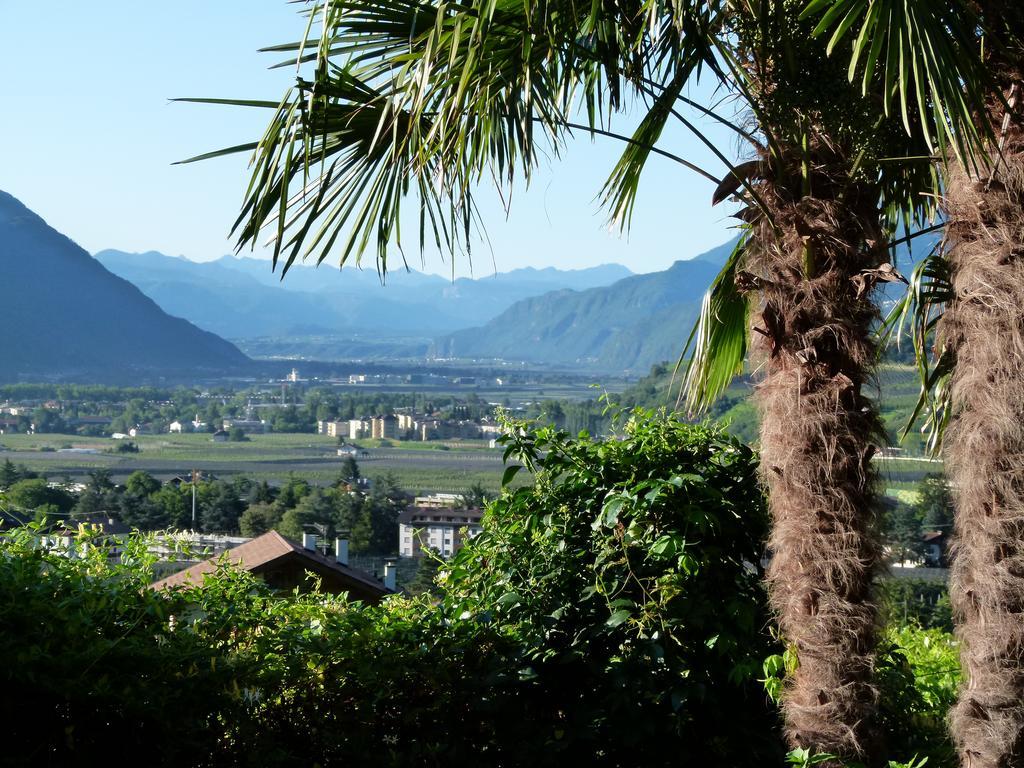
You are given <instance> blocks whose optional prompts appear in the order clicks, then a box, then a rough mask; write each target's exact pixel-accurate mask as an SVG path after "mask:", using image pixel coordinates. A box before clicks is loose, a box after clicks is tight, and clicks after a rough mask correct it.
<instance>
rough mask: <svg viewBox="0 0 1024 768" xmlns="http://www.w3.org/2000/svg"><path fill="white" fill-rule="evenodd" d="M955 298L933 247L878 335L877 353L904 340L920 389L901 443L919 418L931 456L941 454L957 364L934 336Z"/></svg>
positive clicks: (941, 258) (941, 259)
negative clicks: (951, 382) (878, 349)
mask: <svg viewBox="0 0 1024 768" xmlns="http://www.w3.org/2000/svg"><path fill="white" fill-rule="evenodd" d="M953 296H954V293H953V285H952V281H951V274H950V265H949V262H948V261H947V259H946V258H945V256H944V254H943V253H942V251H941V247H940V246H939V245H936V246H935V248H933V249H932V251H931V253H930V254H929V255H928V256H927V257H926V258H925V259H924V260H923V261H922V262H921V263H920V264H918V265H917V267H916V268H915V269H914V272H913V274H912V275H911V278H910V283H909V285H908V286H907V290H906V291H905V293H904V295H903V297H902V298H901V299H900V301H898V302H897V303H896V304H895V305H894V306H893V308H892V309H891V310H890V312H889V314H888V315H887V316H886V318H885V320H884V321H883V323H882V325H881V327H880V329H879V335H880V338H881V340H882V344H881V345H880V346H881V348H885V347H887V346H888V345H890V344H893V343H895V344H897V345H898V344H900V343H901V341H902V340H903V338H904V337H906V338H907V339H908V341H909V343H910V346H911V351H912V352H913V354H914V362H915V365H916V367H917V373H918V380H919V382H920V387H921V389H920V393H919V395H918V399H917V403H916V404H915V406H914V410H913V412H912V413H911V416H910V419H909V420H908V421H907V423H906V425H904V428H903V432H902V434H901V436H900V439H903V438H905V437H906V436H907V434H909V432H910V430H911V429H913V427H914V425H915V424H916V423H917V422H918V419H920V418H921V417H922V416H923V417H924V424H923V427H922V431H923V432H924V433H925V434H926V436H927V437H926V444H927V447H928V449H929V450H930V451H931V452H933V453H937V452H938V450H939V449H940V448H941V445H942V438H943V435H944V433H945V429H946V426H947V425H948V423H949V418H950V408H951V401H950V387H949V384H950V376H951V374H952V372H953V367H954V365H955V362H956V361H955V358H954V356H953V354H952V353H951V352H950V351H949V349H947V348H945V347H943V348H942V349H938V350H936V349H935V347H934V344H935V331H936V328H937V326H938V324H939V322H940V321H941V319H942V316H943V314H944V313H945V311H946V307H947V306H949V303H950V302H951V301H952V300H953Z"/></svg>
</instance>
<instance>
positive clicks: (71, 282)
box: [0, 192, 250, 380]
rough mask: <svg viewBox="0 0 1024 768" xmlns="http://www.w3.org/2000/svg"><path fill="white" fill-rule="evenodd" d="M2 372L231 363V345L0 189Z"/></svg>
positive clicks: (210, 367)
mask: <svg viewBox="0 0 1024 768" xmlns="http://www.w3.org/2000/svg"><path fill="white" fill-rule="evenodd" d="M0 266H2V269H3V276H4V277H3V293H2V299H0V328H2V329H3V336H2V341H0V378H3V379H7V380H10V379H15V378H19V377H36V378H38V377H46V376H60V377H62V378H71V377H75V376H79V377H82V378H95V377H97V376H99V377H105V378H115V377H119V376H130V375H138V374H145V375H152V374H154V373H156V374H161V373H164V372H166V373H173V372H184V371H189V372H192V373H196V372H203V371H217V372H220V373H226V372H231V371H232V370H234V369H237V368H240V367H246V366H248V364H249V362H250V361H249V360H248V359H247V358H246V357H245V355H243V354H242V353H241V352H240V351H239V350H238V348H237V347H235V346H234V345H233V344H231V343H229V342H227V341H225V340H224V339H222V338H219V337H218V336H216V335H214V334H212V333H209V332H207V331H205V330H200V329H199V328H197V327H196V326H194V325H192V324H191V323H190V322H188V321H186V320H182V319H179V318H177V317H171V316H170V315H168V314H167V313H166V312H165V311H164V310H162V309H161V308H160V307H159V306H157V304H156V303H155V302H154V301H153V300H152V299H150V298H148V297H147V296H145V295H144V294H143V293H142V292H141V291H140V290H139V289H138V288H136V287H135V286H134V285H132V284H131V283H129V282H128V281H127V280H124V279H122V278H120V277H117V276H116V275H114V274H112V273H111V272H109V271H108V270H107V269H105V268H104V267H103V265H102V264H100V263H99V262H97V261H96V260H95V259H93V258H92V257H91V256H90V255H89V254H88V253H87V252H86V251H85V250H83V249H82V248H80V247H79V246H78V245H76V244H75V243H74V242H73V241H71V240H70V239H69V238H67V237H65V236H64V235H62V234H61V233H59V232H57V231H56V230H55V229H53V228H52V227H50V226H48V225H47V224H46V222H45V221H43V220H42V219H41V218H40V217H39V216H37V215H36V214H35V213H33V212H32V211H30V210H29V209H28V208H26V207H25V206H24V205H23V204H22V203H21V202H19V201H18V200H17V199H16V198H14V197H12V196H11V195H9V194H7V193H6V192H0Z"/></svg>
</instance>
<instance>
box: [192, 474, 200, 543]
mask: <svg viewBox="0 0 1024 768" xmlns="http://www.w3.org/2000/svg"><path fill="white" fill-rule="evenodd" d="M198 482H199V470H198V469H193V470H192V530H193V531H194V530H195V529H196V483H198Z"/></svg>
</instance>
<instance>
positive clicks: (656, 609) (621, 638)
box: [444, 411, 781, 766]
mask: <svg viewBox="0 0 1024 768" xmlns="http://www.w3.org/2000/svg"><path fill="white" fill-rule="evenodd" d="M513 434H514V435H518V436H515V437H512V438H509V442H508V447H507V450H506V455H507V456H516V457H518V458H519V459H521V460H522V461H523V462H524V463H525V464H526V466H528V467H529V468H530V469H533V470H535V472H536V483H535V485H534V486H533V487H530V488H521V489H518V490H515V491H506V493H505V494H504V495H503V496H502V497H501V498H500V499H499V500H498V501H497V502H495V503H493V504H492V505H491V506H490V508H489V513H488V518H487V525H486V526H485V530H484V532H483V534H482V535H481V536H479V537H478V538H477V539H476V540H475V541H474V542H473V545H472V546H471V547H468V548H466V549H464V550H463V551H462V552H461V553H460V554H459V556H458V557H456V558H455V560H454V562H453V563H452V564H451V572H450V574H449V576H448V578H447V581H446V582H444V586H445V587H446V589H447V591H448V600H449V602H451V601H452V600H456V599H457V598H461V600H462V601H463V606H464V607H465V610H466V611H468V612H472V613H476V614H478V615H489V616H492V617H493V621H494V622H495V623H497V624H499V625H502V626H507V627H510V628H512V629H514V633H515V635H516V636H517V637H518V638H519V640H520V642H522V644H523V646H524V649H525V652H526V655H527V659H528V661H529V666H528V667H527V668H526V669H524V670H523V674H526V675H530V676H534V677H535V678H536V680H537V684H538V685H539V686H540V687H541V688H542V689H543V690H544V697H543V701H544V708H543V709H542V710H540V711H539V712H538V713H537V714H536V715H535V718H534V719H535V722H536V734H535V738H536V739H540V740H543V741H545V742H546V743H547V745H548V748H549V749H550V750H551V752H552V753H555V754H557V753H559V752H565V753H566V754H571V755H576V756H578V757H582V756H584V755H588V756H590V757H591V759H592V760H596V759H597V757H596V756H600V757H602V758H603V759H604V760H605V761H606V762H607V763H609V764H615V765H629V764H633V765H642V764H648V765H656V764H666V765H667V764H673V765H698V764H705V763H712V764H728V765H734V766H736V765H766V764H770V763H771V761H772V760H776V761H777V760H779V759H781V756H780V755H779V754H778V749H779V738H778V734H777V733H776V730H775V728H776V719H777V715H776V713H775V712H774V710H770V709H769V707H768V705H767V699H766V697H765V695H764V692H763V690H762V689H761V686H760V684H759V683H758V682H757V680H756V678H757V676H758V675H759V673H760V671H761V662H762V660H763V659H764V658H765V656H766V655H768V654H769V653H770V652H771V649H772V643H771V641H770V638H769V636H768V633H767V630H766V627H767V624H768V616H767V613H766V609H765V602H764V593H763V589H762V585H761V572H760V562H761V558H762V555H763V541H764V537H765V534H766V526H767V519H766V512H765V507H764V504H763V498H762V494H761V491H760V488H759V486H758V482H757V477H756V462H755V460H754V456H753V454H752V453H751V451H750V449H749V448H747V447H746V446H743V445H741V444H739V443H738V442H735V441H733V440H731V439H729V438H727V437H726V436H725V435H724V434H723V433H722V432H721V431H720V430H718V429H715V428H709V427H694V426H689V425H684V424H681V423H679V422H677V421H674V420H671V419H666V418H652V416H651V415H650V414H649V413H644V412H641V411H637V412H635V413H634V414H633V415H632V417H631V418H630V419H629V421H628V422H627V423H626V424H625V428H624V434H623V436H622V438H621V439H613V440H607V441H595V440H590V439H587V438H585V437H584V438H581V439H578V440H570V439H568V436H567V435H565V434H564V433H560V432H556V431H554V430H551V429H542V430H539V431H537V432H536V433H531V432H522V433H520V432H517V431H516V430H513ZM509 474H511V473H509Z"/></svg>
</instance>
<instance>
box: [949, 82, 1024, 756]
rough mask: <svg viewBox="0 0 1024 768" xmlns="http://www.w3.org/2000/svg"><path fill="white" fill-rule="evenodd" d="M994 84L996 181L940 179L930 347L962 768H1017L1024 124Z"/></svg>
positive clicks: (1021, 718)
mask: <svg viewBox="0 0 1024 768" xmlns="http://www.w3.org/2000/svg"><path fill="white" fill-rule="evenodd" d="M998 75H999V80H1000V81H1001V85H1002V86H1004V89H1005V90H1004V93H1003V95H1004V97H1006V99H1007V102H1008V103H1009V104H1010V105H1011V106H1010V108H1009V110H1007V108H1006V106H1005V105H1004V104H1003V103H1002V100H1000V99H996V98H993V99H992V102H993V103H992V105H991V109H990V110H989V115H988V116H987V118H988V119H990V120H991V121H992V127H993V133H994V134H995V135H996V136H997V137H1000V136H1001V144H1002V150H1001V153H993V158H992V165H993V168H994V172H993V171H992V170H991V169H990V170H989V171H987V172H986V173H985V174H984V178H981V179H978V178H977V177H976V176H974V177H972V175H971V174H969V173H968V172H967V171H966V170H965V169H964V168H963V167H962V166H957V165H953V166H952V167H951V170H950V172H949V176H948V179H947V192H946V199H945V211H946V216H947V235H946V248H947V254H948V257H949V260H950V267H951V277H952V284H953V289H954V291H953V296H954V298H953V301H952V303H951V305H950V307H949V308H948V309H947V312H946V314H945V316H944V317H943V321H942V325H941V327H940V333H939V337H938V340H939V343H941V344H944V345H946V346H947V347H949V348H950V349H951V351H952V352H953V353H954V354H955V358H956V367H955V369H954V371H953V375H952V382H951V397H952V409H953V417H952V420H951V422H950V427H949V430H948V434H947V435H946V438H945V442H944V454H945V459H946V463H947V467H948V470H949V476H950V479H951V481H952V484H953V491H954V496H955V499H956V506H957V516H956V545H955V556H954V560H953V569H952V574H951V588H950V592H951V595H950V596H951V599H952V602H953V606H954V609H955V612H956V615H957V618H958V634H959V636H960V639H961V662H962V665H963V671H964V683H963V687H962V689H961V692H960V698H959V701H958V702H957V704H956V706H955V708H954V710H953V713H952V716H951V724H952V729H953V736H954V739H955V741H956V743H957V746H958V749H959V751H960V755H961V761H962V764H963V765H964V766H970V768H1006V767H1007V766H1024V123H1022V119H1021V118H1022V114H1021V112H1020V109H1019V105H1020V103H1021V92H1020V88H1021V85H1022V82H1021V72H1020V70H1019V69H1017V70H1016V71H1013V70H1012V69H1011V70H1010V71H1005V72H1000V73H998ZM1007 115H1008V117H1007ZM1004 119H1006V122H1005V123H1004ZM1004 125H1005V129H1004ZM996 155H1000V156H998V157H997V156H996Z"/></svg>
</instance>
